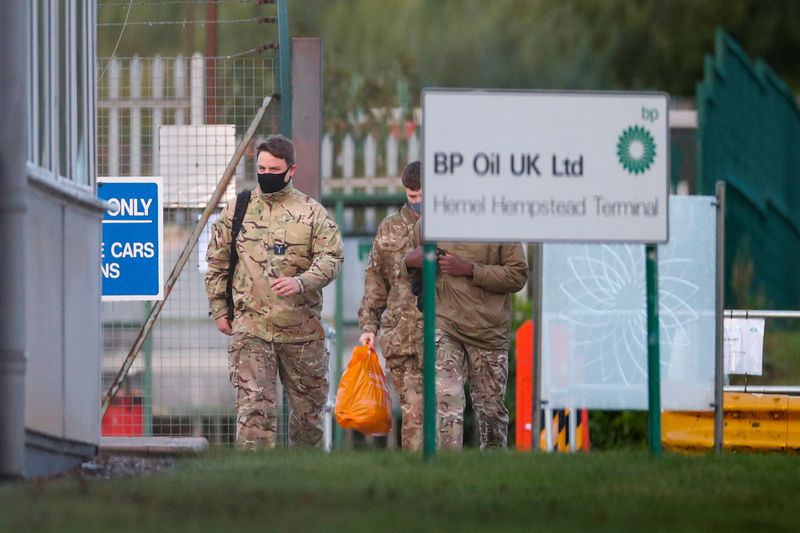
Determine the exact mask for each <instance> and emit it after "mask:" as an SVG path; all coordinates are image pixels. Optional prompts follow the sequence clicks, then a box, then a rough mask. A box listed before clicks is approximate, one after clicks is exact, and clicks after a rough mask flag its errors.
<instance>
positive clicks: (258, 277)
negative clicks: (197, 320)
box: [206, 183, 343, 342]
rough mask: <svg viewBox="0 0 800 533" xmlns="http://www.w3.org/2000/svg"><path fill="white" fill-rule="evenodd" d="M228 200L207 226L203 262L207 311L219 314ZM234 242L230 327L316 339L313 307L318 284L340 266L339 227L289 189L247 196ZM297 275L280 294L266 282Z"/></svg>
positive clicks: (279, 338) (317, 308) (318, 327)
mask: <svg viewBox="0 0 800 533" xmlns="http://www.w3.org/2000/svg"><path fill="white" fill-rule="evenodd" d="M235 206H236V198H234V199H232V200H231V201H230V202H228V204H227V205H226V206H225V207H224V208H223V209H222V213H220V216H219V218H218V219H217V221H216V222H214V225H213V226H212V228H211V236H210V238H209V243H208V252H207V254H206V260H207V261H208V273H207V274H206V290H207V292H208V300H209V306H210V310H211V316H212V317H213V318H214V319H217V318H219V317H221V316H223V315H225V313H227V304H226V302H225V291H226V283H227V280H228V264H229V258H230V242H231V218H232V217H233V210H234V208H235ZM236 240H237V244H236V249H237V251H238V254H239V262H238V263H237V265H236V271H235V272H234V278H233V304H234V318H233V332H234V334H238V333H246V334H250V335H254V336H256V337H259V338H261V339H264V340H266V341H268V342H306V341H309V340H316V339H322V338H324V336H325V335H324V332H323V329H322V324H321V323H320V318H319V317H320V312H321V310H322V287H324V286H325V285H327V284H328V283H330V282H331V281H332V280H333V279H334V278H335V277H336V274H337V273H338V272H339V268H340V267H341V264H342V259H343V254H342V239H341V236H340V235H339V228H338V227H337V226H336V223H335V222H334V221H333V220H331V218H330V217H329V216H328V213H327V212H326V211H325V208H324V207H322V206H321V205H320V204H319V203H318V202H317V201H315V200H314V199H312V198H310V197H308V196H306V195H305V194H303V193H301V192H300V191H298V190H296V189H295V188H294V187H292V184H291V183H290V184H289V185H287V186H286V188H284V189H283V190H281V191H278V192H276V193H271V194H263V193H261V191H260V190H259V189H258V188H256V189H255V190H254V191H253V192H252V193H251V196H250V203H249V205H248V206H247V212H246V213H245V216H244V219H243V221H242V228H241V230H240V231H239V235H238V238H237V239H236ZM281 276H290V277H295V278H297V279H298V280H299V281H300V283H301V286H302V288H303V292H302V293H300V294H296V295H294V296H289V297H281V296H278V295H276V294H275V293H274V292H272V289H271V288H270V282H271V281H272V280H274V279H276V278H278V277H281Z"/></svg>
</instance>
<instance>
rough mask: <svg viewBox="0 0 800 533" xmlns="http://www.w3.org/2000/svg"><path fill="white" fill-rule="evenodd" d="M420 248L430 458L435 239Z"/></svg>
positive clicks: (428, 454)
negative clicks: (421, 249) (422, 251)
mask: <svg viewBox="0 0 800 533" xmlns="http://www.w3.org/2000/svg"><path fill="white" fill-rule="evenodd" d="M423 250H424V254H423V255H424V259H423V264H422V305H423V309H424V312H423V334H424V357H423V404H424V415H423V416H424V424H423V452H424V453H423V455H424V457H425V460H426V461H430V460H432V459H433V458H434V457H436V340H435V333H434V332H435V330H436V243H426V244H425V245H424V247H423Z"/></svg>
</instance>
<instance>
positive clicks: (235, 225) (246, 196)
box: [225, 190, 250, 320]
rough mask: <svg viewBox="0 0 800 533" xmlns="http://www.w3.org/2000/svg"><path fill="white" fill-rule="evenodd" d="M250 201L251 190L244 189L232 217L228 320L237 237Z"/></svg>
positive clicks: (235, 262) (227, 295)
mask: <svg viewBox="0 0 800 533" xmlns="http://www.w3.org/2000/svg"><path fill="white" fill-rule="evenodd" d="M249 203H250V191H249V190H244V191H242V192H240V193H239V194H238V195H237V196H236V208H235V209H234V210H233V218H232V219H231V251H230V255H229V258H228V283H227V290H226V292H227V294H226V295H225V299H226V301H227V302H228V320H233V274H234V272H235V271H236V264H237V263H238V262H239V254H238V252H237V251H236V237H238V236H239V231H240V230H241V229H242V222H243V221H244V215H245V213H246V212H247V204H249Z"/></svg>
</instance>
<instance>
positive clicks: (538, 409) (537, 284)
mask: <svg viewBox="0 0 800 533" xmlns="http://www.w3.org/2000/svg"><path fill="white" fill-rule="evenodd" d="M543 254H544V245H542V244H534V245H533V246H531V259H530V261H531V266H530V269H531V275H530V277H529V278H528V279H530V280H531V283H532V284H533V287H532V288H533V298H532V303H533V305H532V314H533V450H534V451H540V447H539V441H540V433H541V431H542V329H543V328H542V286H543V283H542V274H543V273H542V263H543V260H544V255H543Z"/></svg>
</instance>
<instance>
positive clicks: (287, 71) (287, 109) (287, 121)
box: [278, 0, 292, 139]
mask: <svg viewBox="0 0 800 533" xmlns="http://www.w3.org/2000/svg"><path fill="white" fill-rule="evenodd" d="M291 65H292V43H291V40H290V39H289V6H288V0H278V75H279V76H280V78H279V79H278V86H279V87H280V98H281V112H280V121H279V122H278V130H279V131H280V134H281V135H283V136H284V137H288V138H290V139H291V138H292V70H291Z"/></svg>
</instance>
